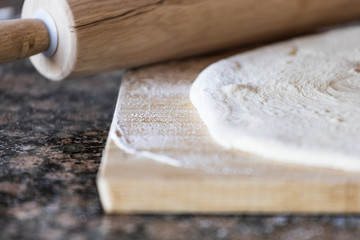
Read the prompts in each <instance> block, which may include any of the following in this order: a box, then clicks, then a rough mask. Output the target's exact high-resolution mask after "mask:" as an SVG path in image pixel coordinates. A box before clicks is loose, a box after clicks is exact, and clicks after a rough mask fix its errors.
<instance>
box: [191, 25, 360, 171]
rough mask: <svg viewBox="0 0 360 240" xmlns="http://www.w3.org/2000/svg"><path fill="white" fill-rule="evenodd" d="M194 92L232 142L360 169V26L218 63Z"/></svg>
mask: <svg viewBox="0 0 360 240" xmlns="http://www.w3.org/2000/svg"><path fill="white" fill-rule="evenodd" d="M190 99H191V101H192V103H193V104H194V106H195V107H196V108H197V110H198V112H199V115H200V117H201V119H202V120H203V121H204V123H205V124H206V125H207V127H208V129H209V131H210V133H211V135H212V137H213V138H214V139H215V141H216V142H218V143H219V144H221V145H223V146H224V147H226V148H236V149H239V150H241V151H244V152H249V153H253V154H257V155H260V156H263V157H266V158H270V159H273V160H278V161H283V162H288V163H296V164H305V165H309V166H318V167H328V168H336V169H342V170H354V171H357V170H360V27H357V26H356V27H347V28H344V29H337V30H332V31H329V32H326V33H322V34H318V35H314V36H310V37H303V38H297V39H293V40H290V41H286V42H281V43H277V44H274V45H270V46H266V47H262V48H258V49H255V50H252V51H249V52H246V53H242V54H239V55H236V56H233V57H230V58H227V59H224V60H221V61H219V62H216V63H214V64H212V65H210V66H209V67H208V68H206V69H205V70H204V71H203V72H202V73H201V74H200V75H199V76H198V78H197V79H196V81H195V82H194V84H193V85H192V88H191V91H190Z"/></svg>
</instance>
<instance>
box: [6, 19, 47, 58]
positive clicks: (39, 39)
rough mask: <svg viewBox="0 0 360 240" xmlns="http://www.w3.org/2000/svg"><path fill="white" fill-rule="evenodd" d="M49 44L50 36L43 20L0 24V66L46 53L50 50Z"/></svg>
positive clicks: (24, 20) (22, 20)
mask: <svg viewBox="0 0 360 240" xmlns="http://www.w3.org/2000/svg"><path fill="white" fill-rule="evenodd" d="M49 44H50V36H49V33H48V30H47V27H46V25H45V24H44V23H43V22H42V21H41V20H37V19H19V20H7V21H1V22H0V64H1V63H6V62H11V61H15V60H18V59H22V58H27V57H30V56H32V55H35V54H38V53H41V52H44V51H46V50H47V49H48V48H49Z"/></svg>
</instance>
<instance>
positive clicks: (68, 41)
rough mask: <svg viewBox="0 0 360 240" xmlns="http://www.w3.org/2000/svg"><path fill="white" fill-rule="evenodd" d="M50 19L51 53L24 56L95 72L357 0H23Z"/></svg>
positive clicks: (306, 19)
mask: <svg viewBox="0 0 360 240" xmlns="http://www.w3.org/2000/svg"><path fill="white" fill-rule="evenodd" d="M38 9H43V10H45V11H47V12H48V13H49V14H50V15H51V16H52V17H53V19H54V21H55V23H56V26H57V30H58V34H59V39H58V40H59V41H58V47H57V51H56V53H55V55H53V56H52V57H46V56H44V55H42V54H38V55H36V56H33V57H32V58H31V60H32V62H33V64H34V65H35V67H36V68H37V69H38V70H39V71H40V72H41V73H42V74H43V75H44V76H46V77H47V78H50V79H53V80H59V79H63V78H67V77H73V76H81V75H88V74H94V73H99V72H103V71H107V70H111V69H115V68H128V67H134V66H140V65H144V64H149V63H154V62H159V61H162V60H167V59H173V58H180V57H186V56H190V55H195V54H199V53H204V52H208V51H214V50H218V49H222V48H226V47H231V46H235V45H241V44H247V43H252V42H259V41H263V40H267V39H271V38H274V37H279V36H281V35H284V34H287V35H289V34H294V33H299V32H303V31H306V30H310V29H314V28H316V27H319V26H326V25H330V24H334V23H340V22H345V21H348V20H353V19H356V18H358V17H360V1H358V0H346V1H344V0H328V1H323V0H313V1H309V0H291V1H289V0H257V1H254V0H136V1H134V0H101V1H99V0H26V1H25V3H24V7H23V14H22V15H23V16H22V17H23V18H32V16H33V15H34V13H35V12H36V11H37V10H38Z"/></svg>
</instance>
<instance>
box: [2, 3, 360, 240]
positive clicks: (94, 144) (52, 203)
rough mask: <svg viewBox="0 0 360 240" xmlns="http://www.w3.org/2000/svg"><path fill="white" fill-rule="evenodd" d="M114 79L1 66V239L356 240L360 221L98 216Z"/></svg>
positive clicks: (324, 217)
mask: <svg viewBox="0 0 360 240" xmlns="http://www.w3.org/2000/svg"><path fill="white" fill-rule="evenodd" d="M4 1H5V3H6V0H4ZM12 1H13V2H12V3H16V2H20V0H17V1H15V0H12ZM7 2H10V1H7ZM1 5H2V6H4V5H5V4H4V2H1V3H0V7H2V6H1ZM120 81H121V72H120V71H118V72H113V73H107V74H103V75H100V76H95V77H88V78H82V79H73V80H67V81H61V82H50V81H47V80H45V79H44V78H42V77H41V76H40V75H38V74H37V73H36V71H35V70H34V69H33V67H32V66H31V64H30V63H29V61H27V60H24V61H19V62H16V63H11V64H5V65H0V239H4V240H5V239H37V240H41V239H64V240H65V239H66V240H67V239H76V240H80V239H160V240H161V239H174V240H175V239H178V240H180V239H234V240H235V239H252V240H257V239H274V240H282V239H284V240H285V239H289V240H297V239H341V240H348V239H354V240H355V239H356V240H357V239H359V236H360V215H350V216H349V215H348V216H339V215H334V216H328V215H321V216H293V215H226V216H215V215H210V216H206V215H181V216H174V215H118V216H106V215H105V214H104V212H103V210H102V208H101V204H100V200H99V196H98V193H97V188H96V184H95V178H96V173H97V170H98V167H99V163H100V159H101V154H102V151H103V148H104V146H105V142H106V138H107V135H108V129H109V127H110V123H111V120H112V114H113V111H114V108H115V103H116V98H117V94H118V88H119V86H120ZM309 204H311V203H309Z"/></svg>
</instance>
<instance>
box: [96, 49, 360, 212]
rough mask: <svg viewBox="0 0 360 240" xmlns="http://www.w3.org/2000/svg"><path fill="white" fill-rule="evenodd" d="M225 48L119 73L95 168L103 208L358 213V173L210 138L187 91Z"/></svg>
mask: <svg viewBox="0 0 360 240" xmlns="http://www.w3.org/2000/svg"><path fill="white" fill-rule="evenodd" d="M229 54H231V53H225V54H219V55H215V56H208V57H203V58H196V59H189V60H184V61H177V62H168V63H163V64H158V65H153V66H149V67H145V68H141V69H137V70H133V71H131V72H128V73H127V74H126V76H125V77H124V79H123V82H122V86H121V89H120V94H119V98H118V103H117V107H116V110H115V114H114V120H113V123H112V126H111V129H110V134H109V138H108V141H107V144H106V148H105V152H104V155H103V159H102V162H101V166H100V171H99V173H98V180H97V183H98V189H99V193H100V197H101V200H102V204H103V207H104V209H105V211H106V212H107V213H134V212H136V213H168V212H171V213H200V212H201V213H275V212H276V213H280V212H281V213H359V212H360V174H359V173H356V172H352V173H349V172H343V171H338V170H332V169H321V168H313V167H304V166H296V165H291V164H283V163H278V162H276V161H272V160H269V159H263V158H260V157H256V156H252V155H249V154H246V153H243V152H240V151H235V150H228V149H224V148H222V147H221V146H218V145H217V144H216V143H215V142H214V141H213V140H212V138H211V136H210V135H209V134H208V132H207V129H206V126H205V125H204V124H203V123H202V121H201V120H200V119H199V116H198V114H197V111H196V109H195V108H194V107H193V106H192V104H191V103H190V101H189V99H188V93H189V89H190V86H191V84H192V82H193V81H194V80H195V78H196V77H197V75H198V74H199V73H200V72H201V70H203V69H204V68H205V67H206V66H208V65H209V64H211V63H212V62H214V61H216V60H218V59H220V58H222V57H225V56H227V55H229ZM119 146H120V147H119Z"/></svg>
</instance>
